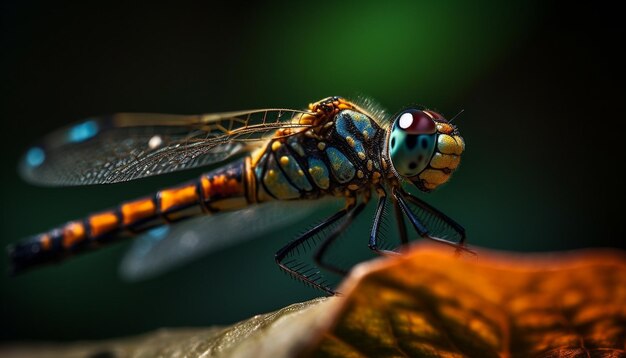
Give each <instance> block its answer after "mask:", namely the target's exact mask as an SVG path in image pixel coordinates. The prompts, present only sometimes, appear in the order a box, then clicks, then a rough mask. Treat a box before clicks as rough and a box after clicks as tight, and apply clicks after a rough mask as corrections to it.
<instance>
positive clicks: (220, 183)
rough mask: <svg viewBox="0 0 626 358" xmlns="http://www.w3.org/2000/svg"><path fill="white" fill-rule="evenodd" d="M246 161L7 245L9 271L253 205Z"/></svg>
mask: <svg viewBox="0 0 626 358" xmlns="http://www.w3.org/2000/svg"><path fill="white" fill-rule="evenodd" d="M248 171H249V159H248V158H245V159H243V160H240V161H237V162H235V163H233V164H231V165H229V166H225V167H222V168H218V169H215V170H214V171H211V172H209V173H206V174H203V175H201V176H200V178H198V179H196V180H193V181H191V182H188V183H186V184H183V185H180V186H177V187H173V188H168V189H163V190H160V191H158V192H156V193H155V194H154V195H152V196H149V197H145V198H141V199H137V200H133V201H130V202H126V203H123V204H121V205H119V206H117V207H116V208H114V209H111V210H107V211H103V212H100V213H97V214H92V215H89V216H87V217H86V218H84V219H82V220H76V221H71V222H69V223H67V224H65V225H63V226H61V227H58V228H55V229H53V230H50V231H48V232H45V233H42V234H39V235H35V236H32V237H29V238H26V239H24V240H22V241H20V242H18V243H16V244H14V245H11V246H9V247H8V248H7V249H8V254H9V258H10V267H9V273H10V274H11V275H15V274H18V273H20V272H23V271H25V270H28V269H30V268H32V267H36V266H40V265H43V264H48V263H54V262H59V261H62V260H63V259H65V258H67V257H69V256H72V255H74V254H78V253H82V252H85V251H91V250H94V249H97V248H100V247H102V246H104V245H106V244H109V243H112V242H115V241H119V240H120V239H123V238H128V237H133V236H135V235H137V234H139V233H142V232H144V231H146V230H149V229H152V228H155V227H157V226H162V225H164V224H168V223H173V222H176V221H179V220H183V219H186V218H189V217H192V216H196V215H201V214H208V213H214V212H218V211H226V210H236V209H240V208H243V207H245V206H247V205H249V203H250V202H251V200H250V199H249V197H250V193H248V190H249V189H248V188H250V187H251V185H249V184H246V181H247V180H249V179H248V178H249V175H246V173H248Z"/></svg>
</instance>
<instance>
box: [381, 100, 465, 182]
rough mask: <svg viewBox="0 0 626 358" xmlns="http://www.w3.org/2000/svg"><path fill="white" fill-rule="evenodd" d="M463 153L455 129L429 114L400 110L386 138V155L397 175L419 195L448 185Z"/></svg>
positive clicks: (421, 110)
mask: <svg viewBox="0 0 626 358" xmlns="http://www.w3.org/2000/svg"><path fill="white" fill-rule="evenodd" d="M464 149H465V143H464V141H463V138H461V136H460V135H459V132H458V130H457V128H456V127H455V126H453V125H452V124H450V123H449V122H448V121H447V120H446V119H445V118H444V117H443V116H442V115H440V114H439V113H437V112H434V111H430V110H424V109H418V108H408V109H405V110H403V111H402V112H400V113H399V114H398V115H397V116H396V117H395V119H394V122H393V124H392V126H391V128H390V132H389V135H388V136H387V153H388V155H389V159H390V161H391V164H392V166H393V169H394V171H395V173H396V175H398V176H400V177H401V178H404V179H407V180H409V181H411V182H412V183H413V184H415V185H416V186H417V187H418V188H419V189H420V190H422V191H431V190H433V189H435V188H436V187H437V186H439V185H441V184H443V183H445V182H446V181H448V179H449V178H450V176H451V174H452V172H453V171H454V170H455V169H456V168H457V166H458V165H459V161H460V155H461V153H462V152H463V150H464Z"/></svg>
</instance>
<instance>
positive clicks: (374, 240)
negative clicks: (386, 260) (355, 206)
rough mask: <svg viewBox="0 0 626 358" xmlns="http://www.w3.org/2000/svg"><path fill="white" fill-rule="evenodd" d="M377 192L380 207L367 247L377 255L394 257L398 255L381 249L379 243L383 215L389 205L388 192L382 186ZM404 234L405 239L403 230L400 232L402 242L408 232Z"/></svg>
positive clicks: (378, 206)
mask: <svg viewBox="0 0 626 358" xmlns="http://www.w3.org/2000/svg"><path fill="white" fill-rule="evenodd" d="M376 192H377V193H378V205H377V206H376V214H374V223H373V224H372V231H371V232H370V239H369V243H368V245H367V246H368V247H369V248H370V250H372V251H374V252H375V253H377V254H379V255H390V254H391V255H394V254H396V252H395V251H391V250H383V249H381V248H380V247H379V242H378V238H379V234H380V230H379V229H380V223H381V219H382V217H383V214H384V213H385V206H386V205H387V192H386V191H385V189H384V188H383V187H382V186H381V187H378V188H377V189H376ZM402 225H403V226H404V222H403V223H402ZM404 234H405V236H404V237H403V236H402V230H401V231H400V239H401V240H406V230H404ZM403 243H404V241H403Z"/></svg>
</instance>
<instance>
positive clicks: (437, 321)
mask: <svg viewBox="0 0 626 358" xmlns="http://www.w3.org/2000/svg"><path fill="white" fill-rule="evenodd" d="M340 291H341V292H342V293H343V296H342V297H333V298H330V299H318V300H313V301H309V302H305V303H300V304H295V305H292V306H289V307H286V308H283V309H282V310H279V311H277V312H274V313H269V314H265V315H259V316H255V317H253V318H251V319H249V320H247V321H243V322H240V323H237V324H235V325H233V326H230V327H227V328H213V329H193V330H182V329H176V330H162V331H158V332H155V333H150V334H147V335H143V336H140V337H134V338H126V339H118V340H109V341H102V342H92V343H75V344H71V345H65V346H59V345H56V346H45V347H43V346H39V347H38V348H37V347H35V348H33V347H25V346H20V347H5V348H4V349H0V355H2V356H5V355H6V354H10V355H15V356H36V357H85V356H97V354H102V353H106V354H109V355H108V356H113V357H153V356H164V357H167V356H187V357H200V356H202V357H293V356H302V355H309V356H324V357H392V356H393V357H398V356H400V357H401V356H415V357H528V356H532V357H625V356H626V354H625V353H624V350H625V347H626V255H625V254H624V253H622V252H616V251H610V250H587V251H578V252H574V253H552V254H505V253H497V252H490V251H479V253H478V256H477V257H461V258H456V257H454V255H453V254H452V253H451V252H450V250H449V249H448V248H446V247H442V246H433V245H417V246H415V247H413V248H412V249H411V250H410V251H409V252H407V253H406V255H403V256H401V257H393V258H388V259H379V260H374V261H371V262H368V263H364V264H361V265H359V266H358V267H357V268H356V269H355V270H354V271H353V273H352V274H351V275H350V277H349V278H348V279H347V280H346V281H345V282H344V284H343V285H342V287H341V288H340Z"/></svg>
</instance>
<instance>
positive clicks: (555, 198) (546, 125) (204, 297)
mask: <svg viewBox="0 0 626 358" xmlns="http://www.w3.org/2000/svg"><path fill="white" fill-rule="evenodd" d="M222 6H223V7H221V8H216V7H215V6H214V5H208V4H205V5H202V6H198V5H188V4H183V3H181V4H178V5H177V6H176V7H160V6H157V5H146V6H145V7H142V6H139V5H130V4H122V5H118V6H115V5H111V4H108V3H107V5H102V6H96V5H93V4H91V5H82V4H69V3H62V2H29V1H24V2H19V3H18V2H15V3H11V2H2V9H1V15H0V16H1V26H2V31H1V41H2V42H1V53H2V54H1V59H0V60H1V76H2V77H1V79H0V81H1V83H2V96H1V98H0V103H2V106H1V109H0V110H1V119H2V129H1V130H0V132H1V135H2V138H1V139H2V141H1V143H2V151H1V155H2V164H3V166H4V168H3V170H2V186H1V190H2V205H1V215H2V225H0V227H1V235H0V243H1V245H2V246H5V245H6V244H8V243H10V242H13V241H15V240H17V239H19V238H21V237H24V236H27V235H30V234H34V233H37V232H40V231H43V230H46V229H49V228H51V227H53V226H56V225H58V224H60V223H63V222H65V221H67V220H70V219H73V218H77V217H82V216H84V215H85V214H86V213H89V212H92V211H96V210H100V209H103V208H107V207H110V206H113V205H115V204H117V203H118V202H120V201H123V200H126V199H130V198H134V197H136V196H140V195H143V194H147V193H150V192H152V191H154V190H156V189H158V188H160V187H162V186H164V185H170V184H175V183H177V182H179V181H181V180H186V179H188V178H191V177H194V176H195V175H196V174H197V173H195V172H194V173H189V172H185V173H180V174H174V175H168V176H164V177H157V178H149V179H145V180H138V181H135V182H131V183H124V184H116V185H107V186H95V187H84V188H40V187H34V186H31V185H28V184H26V183H24V182H22V181H21V180H20V178H19V177H18V176H17V173H16V170H15V168H16V165H17V160H18V158H19V156H20V155H21V154H22V153H23V151H24V149H25V148H26V147H27V145H28V144H29V143H31V142H32V141H35V140H36V139H37V138H39V137H41V136H42V135H44V134H45V133H47V132H49V131H50V130H52V129H54V128H56V127H58V126H61V125H64V124H67V123H68V122H70V121H74V120H78V119H81V118H83V117H87V116H91V115H95V114H103V113H112V112H120V111H140V112H165V113H203V112H213V111H225V110H237V109H247V108H258V107H293V108H301V107H304V106H306V105H307V104H308V103H309V102H311V101H315V100H317V99H320V98H322V97H326V96H329V95H343V96H347V97H350V96H355V95H361V94H362V95H367V96H371V97H373V98H374V99H375V100H377V101H378V102H380V103H381V104H382V105H383V106H384V107H386V108H387V109H388V110H389V111H391V112H395V111H397V110H399V109H401V108H402V107H403V106H405V105H409V104H415V103H419V104H424V105H427V106H429V107H432V108H436V109H438V110H440V111H441V112H443V113H444V114H446V115H448V116H449V117H450V116H453V115H454V114H456V113H457V112H459V111H460V110H462V109H464V110H465V112H464V113H463V114H462V115H461V116H460V118H458V119H457V120H456V123H457V125H458V126H459V127H460V130H461V133H462V134H463V136H464V137H465V140H466V143H467V152H466V153H465V154H464V158H463V161H462V166H461V167H460V169H459V171H458V172H457V173H456V174H455V175H454V178H453V180H452V181H451V182H450V183H449V184H447V185H445V186H444V187H443V188H441V190H439V191H437V192H435V193H432V194H429V195H428V197H427V200H428V201H429V202H430V203H432V204H433V205H435V206H437V207H438V208H440V209H441V210H442V211H444V212H446V213H448V214H449V215H450V216H452V217H453V218H455V219H456V220H457V221H459V222H460V223H462V224H463V225H464V226H465V227H466V229H467V232H468V235H469V241H470V243H471V244H472V245H478V246H484V247H489V248H495V249H505V250H512V251H548V250H567V249H574V248H582V247H592V246H593V247H596V246H609V247H624V242H623V241H624V240H623V238H624V231H625V230H624V224H623V218H622V209H621V207H623V203H624V202H625V201H624V188H623V182H624V179H623V178H622V177H620V176H619V175H618V174H616V171H617V169H618V168H619V166H621V165H624V154H623V151H624V120H625V118H624V117H625V116H624V108H623V105H624V99H625V98H626V96H625V93H624V92H625V91H624V87H625V86H624V82H623V80H624V77H623V74H624V73H623V68H624V63H626V61H624V56H623V55H622V53H621V52H622V51H621V50H623V45H624V43H625V42H624V25H623V20H622V19H621V18H620V17H619V15H618V13H619V12H618V11H617V10H616V9H611V8H608V7H607V5H606V4H603V3H602V2H594V7H593V8H591V7H588V6H587V5H585V6H584V7H583V6H580V7H576V6H574V5H571V4H570V5H569V6H568V7H559V6H556V5H554V4H550V3H547V2H519V1H508V2H486V1H472V2H417V1H406V2H396V1H385V2H379V1H371V2H363V1H356V2H328V3H298V4H294V3H293V2H274V3H272V4H261V3H257V4H245V5H244V4H238V3H235V4H231V5H225V4H222ZM363 219H364V220H363V221H360V222H359V223H358V224H357V226H356V228H355V229H353V230H352V231H351V234H354V235H360V236H361V237H362V245H363V247H365V245H366V240H367V231H368V227H369V225H370V223H369V222H368V218H363ZM301 229H302V228H301V227H297V226H295V227H293V228H290V229H288V230H282V231H281V232H278V233H276V235H274V236H272V237H269V238H263V239H262V240H256V241H253V242H249V243H246V244H244V245H241V246H240V247H237V248H234V249H229V250H226V251H223V252H220V253H219V254H216V255H212V256H208V257H206V258H205V259H202V260H200V261H196V262H194V263H191V264H189V265H188V266H186V267H184V268H181V269H177V270H175V271H172V272H170V273H167V274H165V275H163V276H161V277H159V278H156V279H152V280H149V281H144V282H140V283H127V282H124V281H123V280H121V279H120V277H119V275H118V269H117V267H118V264H119V260H120V258H121V256H122V254H123V252H124V251H125V250H126V249H127V248H128V243H123V244H118V245H115V246H113V247H110V248H108V249H105V250H103V251H101V252H98V253H93V254H88V255H85V256H81V257H78V258H76V259H74V260H71V261H68V262H66V263H65V264H63V265H58V266H54V267H50V268H46V269H41V270H36V271H33V272H31V273H28V274H26V275H23V276H20V277H17V278H7V277H5V276H2V277H1V278H0V284H1V286H0V290H1V292H0V303H1V306H0V325H1V329H2V331H1V333H0V338H1V339H3V340H25V339H38V340H39V339H45V340H69V339H72V340H74V339H93V338H103V337H113V336H124V335H129V334H136V333H140V332H145V331H148V330H152V329H156V328H159V327H172V326H208V325H213V324H227V323H232V322H234V321H237V320H240V319H243V318H246V317H249V316H252V315H254V314H257V313H262V312H267V311H271V310H275V309H277V308H279V307H282V306H285V305H287V304H289V303H293V302H296V301H302V300H306V299H309V298H312V297H315V296H317V295H318V294H319V293H318V292H316V291H314V290H311V289H309V288H307V287H305V286H303V285H301V284H299V283H296V282H294V281H292V280H289V279H287V278H286V276H284V275H283V274H281V273H280V272H279V270H278V269H277V268H276V266H275V264H274V260H273V254H274V252H275V251H276V250H277V249H278V248H280V247H281V245H282V244H283V243H285V242H286V241H287V240H289V239H291V238H293V236H294V235H296V234H297V233H298V232H299V231H301ZM6 266H7V260H6V258H5V257H4V256H0V268H4V267H6Z"/></svg>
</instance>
